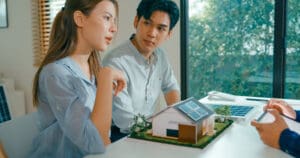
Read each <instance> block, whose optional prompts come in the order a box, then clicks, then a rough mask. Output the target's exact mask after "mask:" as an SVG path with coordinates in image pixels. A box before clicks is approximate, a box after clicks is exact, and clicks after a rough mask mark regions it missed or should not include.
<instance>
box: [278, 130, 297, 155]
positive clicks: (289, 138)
mask: <svg viewBox="0 0 300 158" xmlns="http://www.w3.org/2000/svg"><path fill="white" fill-rule="evenodd" d="M279 145H280V148H281V150H283V151H284V152H286V153H289V154H291V155H293V156H295V157H300V135H299V134H297V133H296V132H293V131H291V130H290V129H288V128H287V129H285V130H283V131H282V133H281V135H280V138H279Z"/></svg>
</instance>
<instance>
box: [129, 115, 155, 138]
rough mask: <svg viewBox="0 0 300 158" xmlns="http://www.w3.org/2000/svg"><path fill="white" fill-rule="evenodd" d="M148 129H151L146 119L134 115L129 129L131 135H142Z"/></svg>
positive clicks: (142, 116)
mask: <svg viewBox="0 0 300 158" xmlns="http://www.w3.org/2000/svg"><path fill="white" fill-rule="evenodd" d="M148 129H151V123H150V122H148V121H147V119H146V117H145V116H144V115H141V114H138V115H135V116H134V118H133V124H132V126H131V128H130V131H131V134H132V135H137V134H144V132H146V131H147V130H148Z"/></svg>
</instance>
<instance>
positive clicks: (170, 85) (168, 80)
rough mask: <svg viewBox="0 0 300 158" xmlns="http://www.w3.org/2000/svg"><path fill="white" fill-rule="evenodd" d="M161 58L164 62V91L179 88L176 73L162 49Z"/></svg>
mask: <svg viewBox="0 0 300 158" xmlns="http://www.w3.org/2000/svg"><path fill="white" fill-rule="evenodd" d="M161 58H162V60H163V61H162V63H163V66H162V68H163V70H164V71H163V74H162V76H163V80H162V91H163V93H164V94H166V93H168V92H169V91H171V90H177V91H178V92H180V90H179V86H178V83H177V80H176V77H175V75H174V72H173V69H172V67H171V65H170V63H169V61H168V59H167V57H166V55H165V53H164V52H163V51H162V52H161Z"/></svg>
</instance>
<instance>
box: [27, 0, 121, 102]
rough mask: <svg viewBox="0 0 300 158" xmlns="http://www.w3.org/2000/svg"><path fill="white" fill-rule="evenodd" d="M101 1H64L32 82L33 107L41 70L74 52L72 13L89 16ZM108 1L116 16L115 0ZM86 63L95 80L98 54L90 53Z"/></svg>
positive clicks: (74, 31)
mask: <svg viewBox="0 0 300 158" xmlns="http://www.w3.org/2000/svg"><path fill="white" fill-rule="evenodd" d="M101 1H104V0H66V3H65V6H64V7H63V8H62V9H61V10H60V11H59V12H58V13H57V15H56V17H55V19H54V22H53V25H52V29H51V33H50V41H49V49H48V51H47V55H46V56H45V58H44V59H43V61H42V63H41V65H40V66H39V68H38V70H37V72H36V74H35V76H34V80H33V88H32V95H33V97H32V101H33V105H34V106H38V103H39V99H38V89H39V84H38V82H39V76H40V73H41V70H42V68H43V67H44V66H46V65H47V64H49V63H52V62H54V61H56V60H59V59H62V58H64V57H67V56H69V55H71V53H72V52H74V50H75V47H76V44H77V26H76V24H75V22H74V19H73V13H74V12H75V11H77V10H79V11H81V12H82V13H83V14H85V15H86V16H89V14H90V13H91V11H92V10H93V9H94V8H95V6H96V5H97V4H98V3H99V2H101ZM108 1H110V2H112V3H113V4H114V6H115V8H116V12H117V15H118V11H119V7H118V2H117V1H116V0H108ZM88 63H89V67H90V69H91V73H92V74H93V75H94V76H95V77H96V78H97V75H96V74H98V71H99V68H100V63H99V54H98V52H97V51H96V50H93V51H92V52H91V55H90V57H89V59H88Z"/></svg>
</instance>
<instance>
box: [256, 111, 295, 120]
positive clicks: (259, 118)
mask: <svg viewBox="0 0 300 158" xmlns="http://www.w3.org/2000/svg"><path fill="white" fill-rule="evenodd" d="M267 113H268V110H266V111H264V112H263V113H262V114H261V115H260V116H259V117H258V118H257V119H256V121H257V122H259V121H260V120H261V119H262V118H264V117H265V115H266V114H267ZM280 116H282V117H285V118H287V119H290V120H294V119H293V118H290V117H288V116H285V115H283V114H280Z"/></svg>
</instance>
